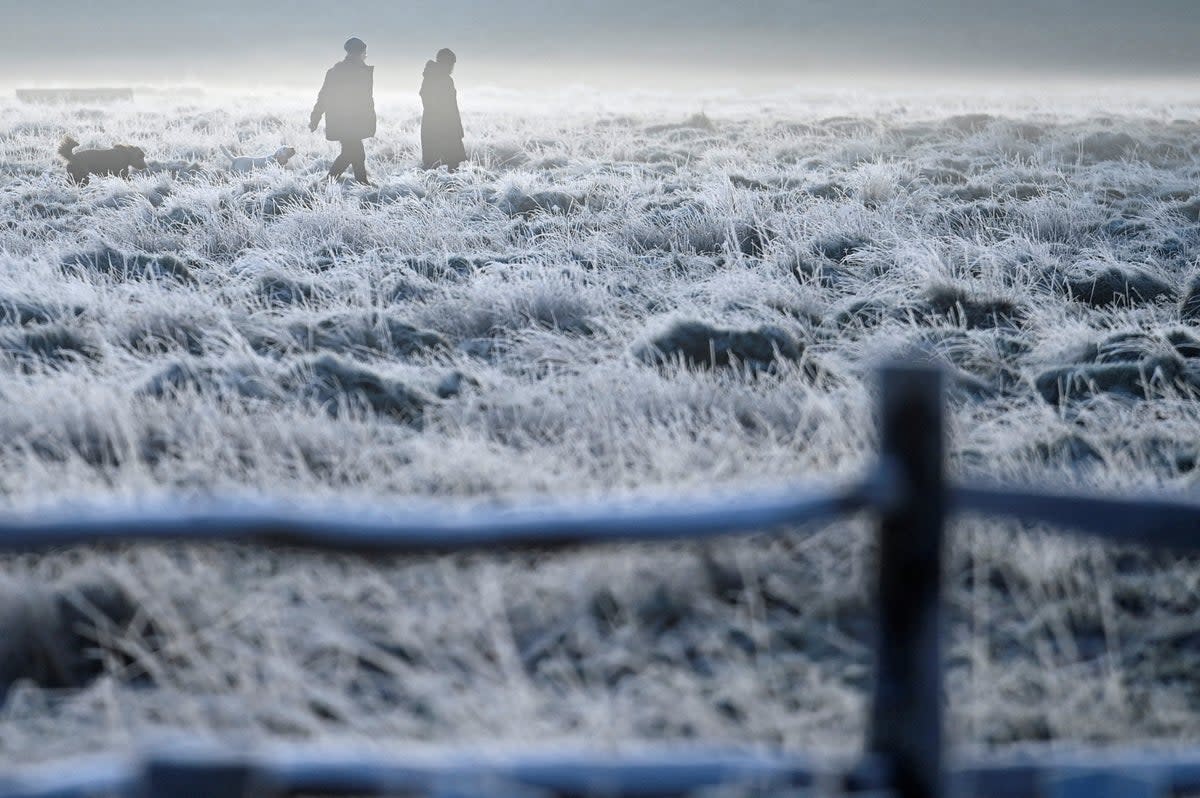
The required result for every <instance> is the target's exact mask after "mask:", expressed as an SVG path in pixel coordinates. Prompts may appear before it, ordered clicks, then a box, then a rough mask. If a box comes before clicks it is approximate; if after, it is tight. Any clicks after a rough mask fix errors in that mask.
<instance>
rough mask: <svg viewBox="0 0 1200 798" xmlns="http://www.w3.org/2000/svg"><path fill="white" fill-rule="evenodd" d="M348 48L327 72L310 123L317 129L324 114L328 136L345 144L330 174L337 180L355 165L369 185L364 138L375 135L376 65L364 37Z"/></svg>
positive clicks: (357, 175) (361, 179) (352, 41)
mask: <svg viewBox="0 0 1200 798" xmlns="http://www.w3.org/2000/svg"><path fill="white" fill-rule="evenodd" d="M345 49H346V58H345V60H343V61H339V62H338V63H336V64H334V65H333V68H332V69H330V70H329V71H328V72H326V73H325V84H324V85H323V86H322V87H321V93H320V95H318V96H317V104H316V106H314V107H313V110H312V117H311V119H310V120H309V126H308V127H309V130H313V131H315V130H316V129H317V127H318V126H320V124H321V117H322V116H323V117H325V138H326V139H328V140H329V141H336V142H338V143H340V144H341V145H342V152H341V154H339V155H338V157H337V160H335V161H334V162H333V166H331V167H330V169H329V177H330V178H332V179H335V180H336V179H337V178H339V177H341V176H342V173H343V172H345V171H346V169H347V168H348V167H352V168H353V169H354V179H355V180H357V181H358V182H360V183H365V184H367V185H370V184H371V181H370V180H368V179H367V150H366V147H364V146H363V140H364V139H369V138H374V136H375V127H376V116H375V67H373V66H367V60H366V59H367V45H366V44H365V43H364V42H363V40H362V39H357V38H355V39H350V40H349V41H347V42H346V45H345Z"/></svg>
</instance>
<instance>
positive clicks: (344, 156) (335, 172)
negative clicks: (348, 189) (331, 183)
mask: <svg viewBox="0 0 1200 798" xmlns="http://www.w3.org/2000/svg"><path fill="white" fill-rule="evenodd" d="M353 144H354V143H353V142H351V141H343V142H341V145H342V151H341V153H340V154H339V155H338V157H337V158H336V159H335V160H334V162H333V165H332V166H330V167H329V176H330V177H331V178H333V179H334V180H336V179H337V178H339V177H341V176H342V172H344V171H346V167H348V166H350V148H351V147H352V146H353Z"/></svg>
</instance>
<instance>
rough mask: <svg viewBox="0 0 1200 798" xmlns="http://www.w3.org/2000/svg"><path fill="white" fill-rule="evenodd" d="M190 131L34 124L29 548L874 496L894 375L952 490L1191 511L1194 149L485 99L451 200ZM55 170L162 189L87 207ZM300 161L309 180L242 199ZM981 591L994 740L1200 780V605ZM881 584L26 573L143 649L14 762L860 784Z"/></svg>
mask: <svg viewBox="0 0 1200 798" xmlns="http://www.w3.org/2000/svg"><path fill="white" fill-rule="evenodd" d="M466 99H467V98H466V97H464V102H466ZM510 99H513V100H514V101H515V99H516V98H510ZM190 102H191V103H192V104H191V105H186V106H185V105H168V104H164V101H163V100H161V99H156V100H153V101H149V100H148V101H145V102H144V103H138V104H133V105H129V106H115V107H109V108H100V109H55V108H38V107H32V108H31V107H22V106H16V105H11V104H9V105H0V370H2V372H3V380H2V382H0V404H2V406H3V408H4V412H3V413H2V414H0V495H2V497H3V504H4V506H5V507H8V508H20V509H27V508H30V507H36V506H40V505H46V504H52V503H57V502H61V501H70V500H77V499H81V498H86V499H102V500H112V501H115V502H121V503H130V504H136V503H137V502H138V501H143V500H146V499H150V498H154V497H160V496H162V495H166V494H169V495H180V494H182V495H185V496H209V495H225V494H231V495H247V494H251V495H260V494H267V495H270V496H277V497H278V496H282V497H287V496H300V497H303V498H305V499H306V500H311V499H318V500H319V499H322V498H331V499H332V498H337V499H339V500H354V499H356V498H359V497H362V498H365V499H370V500H376V501H377V500H394V501H397V506H398V507H399V506H402V500H403V499H405V498H407V497H421V498H429V497H436V498H441V499H455V500H463V501H478V500H484V499H488V500H490V499H496V498H504V499H508V498H513V497H521V496H527V495H531V494H550V495H553V496H565V495H592V496H600V495H604V496H608V495H619V494H625V493H628V492H633V491H642V492H658V491H668V490H695V491H709V490H737V489H738V487H739V486H744V485H749V484H757V483H761V482H776V481H779V480H784V479H791V478H809V477H814V476H820V477H822V478H837V477H839V476H848V475H852V474H855V473H858V471H859V470H860V469H861V468H862V466H863V465H864V464H865V463H867V462H869V460H870V458H871V452H872V450H873V447H874V445H875V439H874V430H873V424H872V417H873V416H872V414H873V401H872V393H873V388H872V383H871V368H872V365H873V364H874V363H877V362H878V361H879V360H880V359H883V358H887V357H893V356H896V355H908V356H917V357H922V358H928V359H931V360H934V361H936V362H941V363H944V364H946V366H947V367H948V368H949V369H950V370H951V371H952V374H953V379H952V382H953V392H952V399H951V401H952V409H951V417H952V426H953V429H952V439H951V443H950V452H951V469H952V470H953V471H954V472H955V473H956V474H966V473H984V474H987V475H989V476H992V477H996V478H1004V479H1018V480H1038V481H1045V480H1054V481H1062V482H1070V483H1073V484H1082V485H1089V486H1095V487H1101V488H1106V487H1112V488H1118V487H1119V488H1127V487H1134V486H1138V487H1141V486H1154V487H1161V488H1172V489H1183V490H1186V489H1189V488H1191V486H1192V485H1193V483H1194V481H1195V479H1196V477H1197V473H1200V472H1197V470H1196V469H1197V465H1198V464H1200V405H1198V404H1197V403H1196V401H1195V399H1196V390H1197V386H1200V359H1197V358H1198V357H1200V332H1196V331H1194V330H1193V328H1194V326H1195V323H1196V320H1197V319H1198V318H1200V297H1197V296H1195V293H1196V286H1197V283H1196V279H1197V276H1198V275H1200V183H1198V179H1200V123H1197V122H1196V121H1195V120H1196V116H1197V111H1198V110H1200V108H1197V107H1194V106H1182V105H1179V104H1174V105H1172V104H1168V103H1165V102H1164V103H1158V104H1156V103H1154V102H1151V101H1147V100H1145V99H1143V100H1141V101H1139V102H1138V103H1136V104H1125V103H1123V102H1121V101H1118V100H1115V99H1112V98H1109V99H1107V100H1105V101H1102V102H1099V103H1089V102H1085V101H1076V102H1074V103H1072V104H1070V105H1069V107H1068V106H1067V105H1065V104H1061V103H1058V102H1052V101H1030V100H1011V99H1010V100H1003V101H1001V100H995V99H993V100H989V101H988V110H989V112H990V113H989V114H988V115H979V114H965V113H964V110H966V109H964V108H962V107H956V106H955V105H953V104H945V103H939V102H938V101H934V100H929V99H922V98H907V99H905V100H904V101H903V102H901V101H899V100H896V99H894V98H892V99H883V100H880V101H879V102H878V103H875V102H873V101H869V100H867V99H864V98H857V99H851V100H843V99H840V98H823V99H821V100H820V101H811V102H810V101H808V100H805V99H803V98H791V99H789V98H786V97H775V98H768V99H763V100H761V101H755V102H749V103H747V102H742V103H740V104H737V103H733V102H732V101H731V100H729V99H728V98H725V99H721V98H718V99H715V100H712V101H710V102H709V103H707V105H706V109H707V115H706V116H704V115H700V116H695V117H691V118H689V117H690V116H691V114H692V113H693V111H695V110H696V107H697V106H695V105H694V106H692V107H691V108H689V109H681V108H671V109H670V110H663V109H662V108H661V107H659V106H656V105H655V104H654V103H652V102H650V101H649V100H648V99H647V98H641V99H640V100H639V99H632V100H630V99H626V100H621V101H619V102H618V101H617V100H616V99H614V100H613V101H612V102H611V103H609V104H607V105H606V104H604V103H601V102H599V101H597V102H596V103H595V106H594V110H591V108H592V106H588V110H582V111H581V110H579V109H578V106H576V107H574V108H572V110H570V112H567V111H563V112H561V113H559V112H557V111H555V110H553V109H548V108H547V107H546V106H544V105H543V106H535V107H534V109H533V110H532V111H531V112H529V113H527V114H525V113H522V112H520V111H518V110H505V109H504V108H503V107H502V106H501V104H500V103H499V102H494V103H493V104H492V105H490V106H488V107H487V108H486V109H485V110H483V111H477V112H475V113H474V114H471V113H469V114H468V127H469V128H470V130H471V135H470V137H469V140H468V145H469V148H470V149H471V151H472V155H473V159H474V163H475V165H474V166H472V167H470V168H468V169H466V170H464V171H462V172H460V173H458V174H454V175H448V174H446V173H444V172H442V173H421V172H418V171H416V170H415V168H414V164H415V163H416V162H417V160H418V159H417V152H416V141H417V128H416V125H417V120H416V117H415V114H414V111H413V109H412V108H411V106H409V105H401V104H391V105H389V104H386V103H385V104H384V107H383V110H384V113H383V124H382V127H381V134H380V137H379V139H378V140H377V141H376V142H374V143H372V145H371V147H370V162H371V166H372V169H373V176H374V178H375V180H376V181H377V182H378V183H379V184H380V187H379V188H378V189H364V188H357V187H353V186H349V185H336V186H326V185H324V184H323V183H322V182H321V181H320V180H319V178H320V176H321V175H322V173H323V172H324V170H325V169H326V168H327V166H328V162H329V159H330V158H331V157H332V152H331V151H330V147H328V146H326V145H325V144H324V143H323V142H318V141H316V140H314V139H311V138H308V136H307V133H302V132H300V131H301V130H302V127H301V124H302V122H303V117H304V111H305V108H304V104H303V101H302V100H300V99H298V98H297V99H294V100H293V99H292V98H288V97H278V96H276V97H266V98H254V99H245V98H243V99H240V100H237V101H232V102H230V101H226V100H224V99H220V98H216V97H211V98H206V99H199V100H191V101H190ZM618 106H619V107H620V111H619V112H614V111H612V110H605V108H610V109H611V108H614V107H618ZM1102 106H1107V108H1106V109H1103V110H1102V109H1101V107H1102ZM467 107H468V109H470V107H471V106H470V105H469V104H468V106H467ZM838 107H844V110H842V111H838V110H836V109H837V108H838ZM64 133H70V134H72V135H74V136H75V137H76V138H78V139H80V141H82V142H83V144H84V146H85V147H86V146H92V145H100V146H107V145H109V144H111V143H114V142H118V141H128V142H129V143H133V144H137V145H140V146H142V147H144V148H145V149H146V151H147V155H148V158H149V160H150V161H151V167H152V169H151V172H150V173H148V174H140V175H137V176H135V177H134V178H133V179H131V180H130V181H128V182H123V181H119V180H113V179H103V180H97V181H95V182H94V183H93V184H92V185H90V186H89V187H87V188H82V189H81V188H76V187H73V186H69V185H68V184H67V183H66V181H65V178H64V173H63V170H62V168H61V166H60V165H58V164H56V163H55V162H54V161H53V155H52V154H53V151H54V149H55V146H56V144H57V142H58V139H59V138H60V137H61V136H62V135H63V134H64ZM285 143H287V144H293V145H295V146H297V147H298V148H299V149H300V151H301V155H300V157H299V158H298V159H297V162H296V163H298V166H296V167H295V168H293V169H290V170H279V169H271V170H267V171H264V172H262V173H260V174H257V175H254V176H249V177H246V176H230V175H227V174H225V173H224V172H223V170H222V168H221V158H220V154H219V153H220V148H221V147H222V146H227V147H230V148H231V149H234V150H236V151H238V152H245V153H248V154H260V153H269V152H272V151H273V150H274V149H275V148H277V147H278V146H279V145H281V144H285ZM953 549H954V551H953V557H952V562H951V566H950V573H949V581H950V584H951V594H950V601H951V602H952V604H953V607H954V615H955V623H954V626H953V635H952V642H951V646H950V652H951V678H950V699H951V702H952V705H953V713H954V727H955V729H954V730H955V736H956V738H957V739H958V740H960V741H962V742H964V743H974V744H982V745H1000V744H1006V743H1012V742H1021V741H1031V740H1044V739H1071V740H1081V739H1087V740H1114V739H1119V738H1133V739H1147V738H1159V737H1170V736H1183V737H1191V738H1196V737H1197V736H1200V689H1198V688H1197V682H1196V680H1195V672H1196V668H1198V667H1200V648H1198V646H1197V640H1200V593H1198V589H1200V585H1198V584H1197V582H1198V579H1200V569H1198V568H1197V567H1196V565H1195V563H1194V562H1192V561H1181V560H1178V559H1175V558H1168V557H1157V556H1155V557H1151V556H1146V555H1142V554H1139V553H1136V552H1112V551H1106V550H1102V549H1099V548H1096V547H1093V546H1088V545H1083V544H1080V543H1076V542H1069V541H1065V540H1062V539H1058V538H1050V537H1043V536H1042V535H1039V534H1036V530H1019V529H1017V528H1014V527H1011V526H1004V525H1001V524H997V523H993V522H984V521H980V520H978V519H968V520H965V521H963V522H962V523H960V524H958V525H957V527H956V530H955V535H954V544H953ZM870 556H871V554H870V536H869V530H868V528H867V527H866V525H864V524H862V523H860V522H856V521H855V522H847V523H843V524H838V525H835V526H833V527H830V528H827V529H822V530H816V531H812V530H797V531H796V532H795V533H794V534H791V535H788V536H786V537H783V538H777V539H770V540H756V541H753V542H750V543H723V544H719V545H711V546H691V545H689V546H672V547H640V546H634V547H628V548H624V549H621V550H615V551H605V552H588V553H579V554H562V555H554V556H549V555H525V554H522V555H516V554H514V555H511V556H489V557H481V556H463V557H451V558H443V559H428V560H423V561H416V562H412V561H407V562H388V563H366V562H364V561H362V560H359V559H355V558H350V557H345V558H341V557H318V556H308V555H300V554H289V553H265V552H260V551H256V550H249V549H230V548H219V549H206V548H203V547H188V548H179V547H170V548H157V547H140V548H134V549H128V550H127V549H116V550H113V549H105V550H102V551H85V550H79V551H72V552H63V553H60V554H54V555H48V556H42V557H33V556H20V557H9V558H6V559H4V560H3V561H2V562H3V572H4V573H6V574H8V576H9V577H11V579H13V580H25V579H32V580H36V581H39V582H42V583H45V584H51V585H54V584H59V583H62V582H67V581H70V580H72V579H75V578H78V577H79V575H80V574H94V573H96V572H99V573H102V574H105V575H107V576H108V577H109V578H112V579H115V580H116V581H118V582H119V583H120V584H121V585H122V586H123V587H124V588H125V589H126V590H127V591H128V592H129V593H130V594H131V595H132V596H133V597H134V598H135V599H136V601H137V603H138V606H140V607H141V612H142V613H143V615H144V618H143V619H141V621H143V622H138V623H133V624H131V625H130V626H129V627H128V628H123V629H118V630H112V633H111V634H110V635H106V637H105V641H104V646H103V648H104V650H105V651H106V652H108V659H107V661H106V662H107V664H106V668H105V675H104V676H103V677H102V678H101V679H100V680H99V681H97V682H95V683H94V684H92V685H91V686H89V687H87V688H84V689H82V690H77V691H66V692H62V691H48V690H42V689H39V688H37V687H34V686H26V687H22V688H19V689H17V690H16V691H14V692H13V693H12V694H11V695H10V697H9V699H8V702H7V704H6V706H5V708H4V711H3V714H0V755H2V756H3V757H4V758H6V759H25V758H28V757H31V756H47V755H52V754H63V753H72V752H78V751H80V750H84V749H96V748H122V747H125V746H128V745H132V744H136V743H138V742H142V741H145V740H147V739H156V738H158V737H160V736H161V735H163V734H168V733H170V732H172V731H179V730H182V729H189V730H193V731H199V732H204V731H208V732H212V733H215V734H219V735H222V736H229V735H243V734H247V733H255V734H261V735H265V736H270V737H277V738H287V739H298V738H299V739H306V740H312V739H330V738H337V739H345V738H352V739H359V740H370V741H373V742H375V743H379V744H383V745H388V744H399V743H403V742H406V741H414V740H417V741H431V742H439V743H440V742H449V741H455V742H467V743H472V742H474V743H490V742H493V741H495V740H496V739H498V738H505V739H508V740H511V741H513V742H517V743H522V742H531V741H555V742H563V741H566V742H571V741H574V742H582V743H587V744H592V745H606V744H616V743H617V742H618V741H621V740H624V739H626V738H629V737H632V738H637V739H671V740H677V739H705V740H712V741H725V742H730V741H741V742H750V743H763V744H771V745H783V746H787V747H799V746H804V747H817V748H820V749H829V750H848V749H851V748H853V747H854V746H855V745H856V744H857V741H858V735H859V733H860V732H861V729H862V725H863V702H864V696H865V689H866V687H867V685H868V682H869V664H870V662H869V642H870V626H869V624H870V619H869V616H868V614H867V598H866V595H865V592H866V586H867V581H868V578H869V574H870ZM147 629H149V631H146V630H147Z"/></svg>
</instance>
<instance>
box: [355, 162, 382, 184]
mask: <svg viewBox="0 0 1200 798" xmlns="http://www.w3.org/2000/svg"><path fill="white" fill-rule="evenodd" d="M354 179H355V181H356V182H358V183H359V184H360V185H363V186H370V187H371V188H379V186H377V185H375V184H374V183H372V182H371V180H370V178H368V177H367V169H366V167H365V166H363V167H360V166H355V167H354Z"/></svg>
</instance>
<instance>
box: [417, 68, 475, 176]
mask: <svg viewBox="0 0 1200 798" xmlns="http://www.w3.org/2000/svg"><path fill="white" fill-rule="evenodd" d="M457 62H458V57H457V56H456V55H455V54H454V52H453V51H452V50H440V51H438V54H437V60H436V61H429V62H428V63H426V64H425V79H424V81H423V82H422V83H421V103H422V104H423V106H424V109H425V111H424V114H423V115H422V116H421V153H422V160H423V161H424V163H425V168H426V169H437V168H438V167H439V166H447V167H449V168H450V171H454V170H455V169H457V168H458V167H459V165H460V164H462V162H463V161H465V160H467V150H466V148H465V147H464V146H463V126H462V116H461V115H460V114H459V112H458V90H457V89H455V87H454V78H452V77H451V74H452V73H453V72H454V65H455V63H457Z"/></svg>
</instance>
